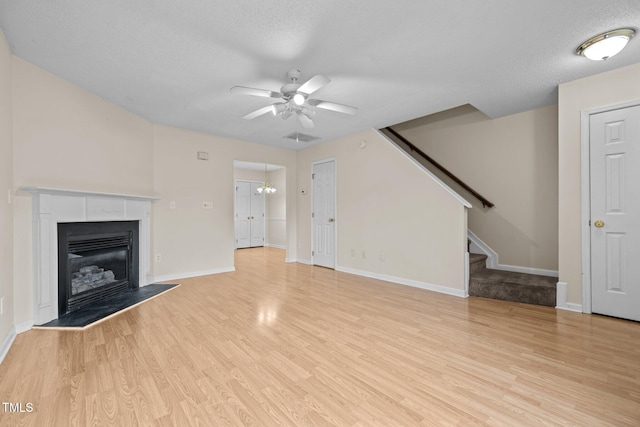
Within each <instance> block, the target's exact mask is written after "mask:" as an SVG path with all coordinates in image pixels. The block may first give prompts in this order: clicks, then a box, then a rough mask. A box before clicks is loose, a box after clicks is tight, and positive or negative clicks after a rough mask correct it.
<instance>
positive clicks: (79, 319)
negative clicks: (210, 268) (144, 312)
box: [40, 284, 179, 328]
mask: <svg viewBox="0 0 640 427" xmlns="http://www.w3.org/2000/svg"><path fill="white" fill-rule="evenodd" d="M176 286H179V285H157V284H154V285H148V286H144V287H141V288H135V289H130V290H127V291H125V292H121V293H119V294H117V295H114V296H112V297H109V298H105V299H103V300H101V301H98V302H96V303H93V304H90V305H86V306H84V307H82V308H80V309H78V310H75V311H72V312H69V313H67V314H64V315H62V316H60V317H59V318H58V319H55V320H52V321H51V322H49V323H45V324H44V325H40V327H43V328H84V327H86V326H89V325H91V324H92V323H95V322H97V321H99V320H103V319H105V318H106V317H108V316H111V315H113V314H115V313H118V312H120V311H122V310H126V309H127V308H130V307H132V306H134V305H137V304H139V303H141V302H143V301H145V300H148V299H149V298H153V297H155V296H157V295H160V294H161V293H163V292H166V291H168V290H170V289H173V288H174V287H176Z"/></svg>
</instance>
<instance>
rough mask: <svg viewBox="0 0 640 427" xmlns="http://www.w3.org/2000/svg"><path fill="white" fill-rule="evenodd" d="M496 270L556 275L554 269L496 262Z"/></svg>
mask: <svg viewBox="0 0 640 427" xmlns="http://www.w3.org/2000/svg"><path fill="white" fill-rule="evenodd" d="M494 268H495V269H496V270H503V271H513V272H514V273H526V274H537V275H539V276H548V277H558V272H557V271H555V270H545V269H542V268H531V267H519V266H517V265H505V264H498V265H496V266H495V267H494Z"/></svg>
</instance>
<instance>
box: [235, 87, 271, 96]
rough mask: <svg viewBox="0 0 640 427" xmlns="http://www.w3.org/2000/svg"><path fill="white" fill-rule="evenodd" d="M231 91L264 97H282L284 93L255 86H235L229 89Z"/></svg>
mask: <svg viewBox="0 0 640 427" xmlns="http://www.w3.org/2000/svg"><path fill="white" fill-rule="evenodd" d="M229 91H230V92H233V93H239V94H242V95H251V96H261V97H263V98H282V94H281V93H280V92H273V91H271V90H266V89H256V88H253V87H245V86H234V87H232V88H231V89H229Z"/></svg>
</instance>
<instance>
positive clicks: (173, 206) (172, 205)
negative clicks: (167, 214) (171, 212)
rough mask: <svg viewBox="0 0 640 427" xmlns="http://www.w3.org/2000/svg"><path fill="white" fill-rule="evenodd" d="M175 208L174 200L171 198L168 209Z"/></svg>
mask: <svg viewBox="0 0 640 427" xmlns="http://www.w3.org/2000/svg"><path fill="white" fill-rule="evenodd" d="M175 208H176V202H175V200H172V201H170V202H169V209H175Z"/></svg>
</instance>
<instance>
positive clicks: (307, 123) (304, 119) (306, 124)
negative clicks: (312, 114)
mask: <svg viewBox="0 0 640 427" xmlns="http://www.w3.org/2000/svg"><path fill="white" fill-rule="evenodd" d="M298 120H300V123H302V126H303V127H304V128H305V129H312V128H314V127H315V125H314V124H313V120H311V119H310V118H309V117H307V116H305V115H304V114H302V113H301V112H300V111H298Z"/></svg>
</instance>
